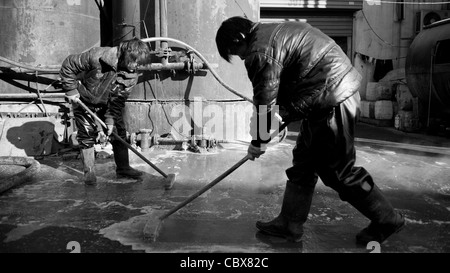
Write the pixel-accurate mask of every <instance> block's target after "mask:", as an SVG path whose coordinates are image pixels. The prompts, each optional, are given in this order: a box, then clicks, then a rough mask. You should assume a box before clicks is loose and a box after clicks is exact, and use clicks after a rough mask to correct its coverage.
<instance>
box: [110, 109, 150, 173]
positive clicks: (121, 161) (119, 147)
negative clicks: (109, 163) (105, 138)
mask: <svg viewBox="0 0 450 273" xmlns="http://www.w3.org/2000/svg"><path fill="white" fill-rule="evenodd" d="M114 126H115V128H114V132H116V133H117V135H118V136H119V137H121V138H122V139H123V140H125V139H126V134H127V131H126V128H125V122H124V120H123V108H122V113H120V114H118V115H116V116H115V117H114ZM111 145H112V147H113V153H114V161H115V163H116V174H117V176H118V177H128V178H139V177H141V176H142V174H143V173H142V172H141V171H138V170H136V169H134V168H132V167H131V166H130V159H129V151H128V147H127V146H126V145H125V144H124V143H123V142H121V141H120V140H117V139H115V138H114V136H113V137H112V141H111Z"/></svg>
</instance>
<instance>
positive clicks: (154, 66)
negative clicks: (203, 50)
mask: <svg viewBox="0 0 450 273" xmlns="http://www.w3.org/2000/svg"><path fill="white" fill-rule="evenodd" d="M193 65H194V67H191V69H194V70H197V69H207V68H208V66H207V65H206V64H204V63H194V64H193ZM183 69H187V64H186V63H184V62H178V63H166V64H163V63H151V64H147V65H143V66H139V68H138V70H183Z"/></svg>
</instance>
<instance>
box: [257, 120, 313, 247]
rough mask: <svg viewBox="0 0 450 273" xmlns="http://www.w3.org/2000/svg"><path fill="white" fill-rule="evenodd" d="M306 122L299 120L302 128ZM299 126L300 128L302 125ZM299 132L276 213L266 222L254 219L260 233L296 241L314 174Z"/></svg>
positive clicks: (308, 204)
mask: <svg viewBox="0 0 450 273" xmlns="http://www.w3.org/2000/svg"><path fill="white" fill-rule="evenodd" d="M305 126H307V122H303V124H302V128H303V127H305ZM302 130H303V129H302ZM304 136H305V134H302V132H301V133H300V134H299V136H298V137H297V144H296V146H295V148H294V150H293V166H292V167H291V168H289V169H288V170H286V174H287V177H288V181H287V182H286V188H285V191H284V196H283V202H282V205H281V211H280V214H279V215H278V216H277V217H276V218H275V219H273V220H271V221H268V222H261V221H258V222H256V227H257V228H258V229H259V230H260V231H261V232H263V233H266V234H269V235H273V236H279V237H284V238H286V239H288V240H290V241H295V242H298V241H300V240H301V238H302V235H303V224H304V223H305V222H306V220H307V218H308V213H309V210H310V207H311V202H312V197H313V194H314V188H315V185H316V183H317V175H316V174H315V173H314V169H313V167H312V166H311V164H310V162H311V160H310V159H311V156H310V154H309V153H310V151H309V146H308V145H309V144H308V139H305V138H304Z"/></svg>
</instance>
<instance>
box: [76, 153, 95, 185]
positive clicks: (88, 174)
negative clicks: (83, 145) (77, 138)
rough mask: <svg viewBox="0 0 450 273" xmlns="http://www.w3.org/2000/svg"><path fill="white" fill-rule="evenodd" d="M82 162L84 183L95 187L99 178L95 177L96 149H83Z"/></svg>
mask: <svg viewBox="0 0 450 273" xmlns="http://www.w3.org/2000/svg"><path fill="white" fill-rule="evenodd" d="M80 155H81V161H82V162H83V172H84V183H85V184H86V185H95V184H96V183H97V177H96V176H95V148H94V147H91V148H87V149H81V152H80Z"/></svg>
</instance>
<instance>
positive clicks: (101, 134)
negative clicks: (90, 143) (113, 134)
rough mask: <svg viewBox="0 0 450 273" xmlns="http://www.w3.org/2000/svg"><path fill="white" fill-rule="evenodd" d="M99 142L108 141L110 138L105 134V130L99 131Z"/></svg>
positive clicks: (97, 139) (97, 140)
mask: <svg viewBox="0 0 450 273" xmlns="http://www.w3.org/2000/svg"><path fill="white" fill-rule="evenodd" d="M95 140H96V142H97V143H106V142H108V140H109V137H108V136H107V135H106V134H105V132H103V131H100V132H98V135H97V138H96V139H95Z"/></svg>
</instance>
